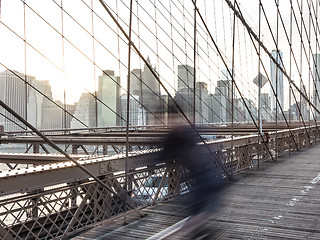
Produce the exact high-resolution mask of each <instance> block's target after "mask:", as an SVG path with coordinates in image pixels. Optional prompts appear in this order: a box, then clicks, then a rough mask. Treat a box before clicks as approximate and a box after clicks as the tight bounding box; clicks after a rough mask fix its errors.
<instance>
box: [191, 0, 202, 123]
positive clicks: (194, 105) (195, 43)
mask: <svg viewBox="0 0 320 240" xmlns="http://www.w3.org/2000/svg"><path fill="white" fill-rule="evenodd" d="M194 2H195V4H194V17H193V18H194V26H193V100H192V103H193V109H192V114H193V117H192V118H193V124H196V56H197V50H196V49H197V48H196V45H197V1H196V0H195V1H194ZM199 95H200V96H199V98H200V97H201V89H199ZM199 100H200V99H199ZM199 104H201V102H200V101H199Z"/></svg>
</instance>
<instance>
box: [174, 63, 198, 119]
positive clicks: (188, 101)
mask: <svg viewBox="0 0 320 240" xmlns="http://www.w3.org/2000/svg"><path fill="white" fill-rule="evenodd" d="M193 89H194V68H193V67H191V66H189V65H178V91H177V94H176V96H175V99H176V101H177V103H178V104H179V106H180V107H181V109H182V110H183V111H184V113H185V114H186V115H187V117H188V118H189V119H190V120H191V121H193V111H194V109H193V108H194V91H193Z"/></svg>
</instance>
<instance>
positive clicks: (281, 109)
mask: <svg viewBox="0 0 320 240" xmlns="http://www.w3.org/2000/svg"><path fill="white" fill-rule="evenodd" d="M238 9H239V6H238ZM261 9H262V10H263V5H262V4H261ZM239 12H240V14H241V15H242V13H241V11H240V9H239ZM249 37H250V39H251V42H252V45H253V46H254V49H255V50H256V53H257V55H258V56H259V61H260V64H261V66H262V68H263V70H264V72H265V74H266V77H267V80H268V82H269V83H270V86H271V90H272V92H273V94H274V95H275V96H276V102H277V104H278V106H279V108H280V111H281V113H282V116H283V118H284V120H285V122H286V124H287V126H288V129H289V133H290V136H291V137H292V140H293V142H294V143H295V145H296V148H297V150H299V146H298V144H297V142H296V140H295V137H294V135H293V133H292V131H291V128H290V125H289V123H288V120H287V118H286V116H285V113H284V111H283V107H282V106H281V104H280V101H279V99H278V97H277V94H276V90H275V89H274V86H272V84H271V80H270V78H269V75H268V73H267V70H266V67H265V65H264V63H263V62H262V59H261V54H259V50H258V49H257V46H256V45H255V44H254V40H253V38H252V36H251V34H249ZM272 37H273V38H274V36H273V35H272ZM275 43H276V42H275ZM295 100H296V99H295ZM296 103H297V101H296ZM297 105H298V104H297Z"/></svg>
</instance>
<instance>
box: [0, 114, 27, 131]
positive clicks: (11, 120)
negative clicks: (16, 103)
mask: <svg viewBox="0 0 320 240" xmlns="http://www.w3.org/2000/svg"><path fill="white" fill-rule="evenodd" d="M0 115H1V116H2V117H4V118H5V119H7V120H9V121H10V122H12V123H14V124H15V125H17V126H18V127H20V128H22V129H24V130H27V128H26V127H23V126H21V125H20V124H19V123H17V122H15V121H14V120H13V119H11V118H9V117H7V116H6V115H4V114H3V113H0Z"/></svg>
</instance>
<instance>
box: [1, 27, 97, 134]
mask: <svg viewBox="0 0 320 240" xmlns="http://www.w3.org/2000/svg"><path fill="white" fill-rule="evenodd" d="M0 23H1V21H0ZM2 24H3V23H2ZM0 65H1V66H3V67H4V68H6V69H7V70H8V71H10V72H11V73H12V74H14V75H15V76H16V77H18V78H19V79H20V80H22V81H23V82H25V83H26V84H27V85H28V86H29V87H31V88H32V89H34V90H35V91H37V92H38V93H39V94H41V95H42V96H43V97H45V98H46V99H47V100H49V101H50V102H51V103H53V104H54V105H55V106H57V107H58V108H60V109H61V110H63V111H66V112H67V113H68V114H69V115H70V116H71V117H73V118H75V119H76V120H77V121H79V122H80V123H81V124H82V125H84V126H85V127H86V128H88V129H90V130H92V129H91V128H90V127H89V126H87V125H86V124H85V123H83V122H82V121H81V120H80V119H78V118H77V117H75V116H73V114H71V113H70V112H69V111H67V110H66V109H64V108H63V107H61V106H60V105H59V104H58V103H56V102H55V101H53V100H52V99H51V98H49V97H48V96H47V95H45V94H44V93H42V92H41V91H40V90H39V89H37V88H36V87H35V86H33V85H32V84H30V83H29V82H28V81H26V79H24V78H22V77H21V76H19V75H18V74H17V73H16V72H14V71H13V70H11V69H9V68H8V67H7V66H6V65H4V64H3V63H1V62H0ZM92 131H93V130H92Z"/></svg>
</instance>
